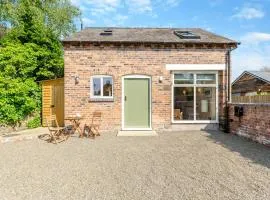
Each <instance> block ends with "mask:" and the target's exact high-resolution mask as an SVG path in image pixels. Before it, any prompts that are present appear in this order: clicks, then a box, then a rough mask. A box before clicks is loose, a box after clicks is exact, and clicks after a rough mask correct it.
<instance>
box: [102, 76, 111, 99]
mask: <svg viewBox="0 0 270 200" xmlns="http://www.w3.org/2000/svg"><path fill="white" fill-rule="evenodd" d="M103 96H112V78H111V77H108V78H103Z"/></svg>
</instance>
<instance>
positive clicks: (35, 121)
mask: <svg viewBox="0 0 270 200" xmlns="http://www.w3.org/2000/svg"><path fill="white" fill-rule="evenodd" d="M40 122H41V120H40V116H39V115H36V116H35V117H34V118H33V119H31V120H29V121H28V122H27V124H26V126H27V128H37V127H40V125H41V123H40Z"/></svg>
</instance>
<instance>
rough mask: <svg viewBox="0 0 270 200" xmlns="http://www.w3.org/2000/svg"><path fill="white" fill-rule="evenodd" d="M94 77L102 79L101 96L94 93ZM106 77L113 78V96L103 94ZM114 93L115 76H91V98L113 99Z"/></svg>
mask: <svg viewBox="0 0 270 200" xmlns="http://www.w3.org/2000/svg"><path fill="white" fill-rule="evenodd" d="M94 78H99V79H100V87H101V88H100V96H96V95H94V92H95V91H94V85H93V84H94V81H93V80H94ZM104 78H111V79H112V96H103V79H104ZM113 95H114V92H113V77H112V76H110V75H94V76H91V79H90V98H91V99H113Z"/></svg>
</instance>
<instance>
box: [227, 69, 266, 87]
mask: <svg viewBox="0 0 270 200" xmlns="http://www.w3.org/2000/svg"><path fill="white" fill-rule="evenodd" d="M245 74H250V75H251V76H254V77H256V78H258V79H261V80H263V81H265V82H267V83H269V84H270V72H268V71H244V72H243V73H242V74H241V75H240V76H239V77H238V78H236V79H235V81H234V82H233V83H232V84H234V83H235V82H236V81H238V80H239V79H240V78H241V77H242V76H244V75H245Z"/></svg>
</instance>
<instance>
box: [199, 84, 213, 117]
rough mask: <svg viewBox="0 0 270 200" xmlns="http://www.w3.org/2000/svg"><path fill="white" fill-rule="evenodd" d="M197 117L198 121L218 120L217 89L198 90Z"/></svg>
mask: <svg viewBox="0 0 270 200" xmlns="http://www.w3.org/2000/svg"><path fill="white" fill-rule="evenodd" d="M196 117H197V120H216V88H211V87H199V88H197V91H196Z"/></svg>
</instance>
